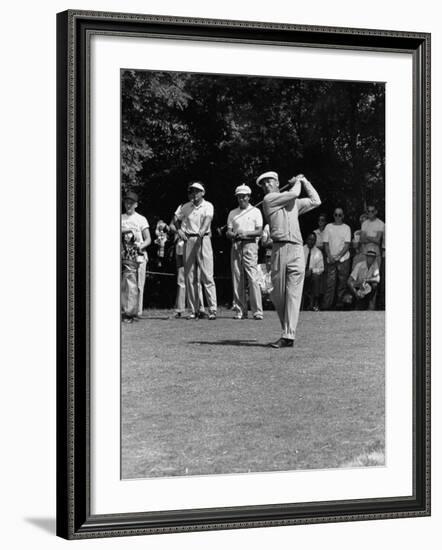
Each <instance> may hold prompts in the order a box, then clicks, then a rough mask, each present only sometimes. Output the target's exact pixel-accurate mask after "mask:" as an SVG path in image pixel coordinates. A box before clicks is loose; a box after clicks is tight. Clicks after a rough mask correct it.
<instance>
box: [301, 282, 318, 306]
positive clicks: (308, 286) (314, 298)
mask: <svg viewBox="0 0 442 550" xmlns="http://www.w3.org/2000/svg"><path fill="white" fill-rule="evenodd" d="M321 277H322V275H318V274H317V273H310V275H306V276H305V278H304V290H303V295H302V298H303V308H304V309H309V308H312V307H313V306H315V305H317V302H318V299H319V292H320V289H321Z"/></svg>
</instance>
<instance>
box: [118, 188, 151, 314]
mask: <svg viewBox="0 0 442 550" xmlns="http://www.w3.org/2000/svg"><path fill="white" fill-rule="evenodd" d="M123 204H124V209H125V212H124V213H123V214H122V215H121V229H122V230H123V231H126V230H129V229H130V230H132V232H133V235H134V240H135V245H136V246H137V248H138V250H139V256H138V272H137V283H138V290H139V293H138V311H137V315H136V316H135V317H134V319H139V318H140V317H141V315H142V313H143V296H144V285H145V283H146V265H147V260H148V258H147V252H146V248H147V247H148V246H149V245H150V243H151V238H150V231H149V224H148V222H147V220H146V218H145V217H144V216H141V215H140V214H138V212H137V211H136V209H137V208H138V195H137V194H136V193H134V192H133V191H128V192H126V193H125V195H124V198H123Z"/></svg>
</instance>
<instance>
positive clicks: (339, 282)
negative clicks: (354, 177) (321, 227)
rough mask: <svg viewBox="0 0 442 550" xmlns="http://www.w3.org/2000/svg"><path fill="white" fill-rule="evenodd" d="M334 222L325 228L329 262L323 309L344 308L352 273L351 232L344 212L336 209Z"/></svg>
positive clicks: (325, 243) (325, 242) (325, 247)
mask: <svg viewBox="0 0 442 550" xmlns="http://www.w3.org/2000/svg"><path fill="white" fill-rule="evenodd" d="M333 220H334V221H333V222H332V223H329V224H327V225H326V227H325V231H324V239H323V241H324V249H325V255H326V261H327V279H326V289H325V295H324V300H323V303H322V309H331V308H332V307H333V305H335V307H336V309H341V308H342V307H343V297H344V294H345V292H346V288H347V280H348V276H349V273H350V252H349V249H350V243H351V230H350V227H349V226H348V225H347V224H346V223H344V211H343V210H342V208H335V211H334V213H333Z"/></svg>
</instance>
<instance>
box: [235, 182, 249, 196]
mask: <svg viewBox="0 0 442 550" xmlns="http://www.w3.org/2000/svg"><path fill="white" fill-rule="evenodd" d="M251 194H252V190H251V189H250V187H249V186H248V185H246V184H245V183H243V184H242V185H238V187H237V188H236V189H235V195H251Z"/></svg>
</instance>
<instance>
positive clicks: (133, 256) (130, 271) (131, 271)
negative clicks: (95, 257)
mask: <svg viewBox="0 0 442 550" xmlns="http://www.w3.org/2000/svg"><path fill="white" fill-rule="evenodd" d="M139 254H140V252H139V250H138V247H137V245H136V243H135V236H134V232H133V231H132V229H123V231H122V232H121V313H122V317H123V322H124V323H132V322H133V320H134V318H135V317H136V316H137V314H138V295H139V290H138V263H139V262H138V257H139Z"/></svg>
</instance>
